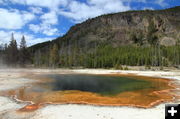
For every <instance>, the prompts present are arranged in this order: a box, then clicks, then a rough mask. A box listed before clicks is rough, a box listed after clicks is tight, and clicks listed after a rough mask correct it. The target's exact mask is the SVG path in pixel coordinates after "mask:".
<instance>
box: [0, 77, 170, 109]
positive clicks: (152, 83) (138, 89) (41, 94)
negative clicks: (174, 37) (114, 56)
mask: <svg viewBox="0 0 180 119" xmlns="http://www.w3.org/2000/svg"><path fill="white" fill-rule="evenodd" d="M34 77H35V79H37V80H38V81H39V82H38V83H33V84H31V85H30V86H24V87H22V88H19V89H16V90H9V91H5V92H0V94H1V95H5V96H12V95H16V97H17V98H18V99H20V100H23V101H32V102H34V103H35V104H42V103H43V104H44V103H49V102H51V103H58V104H69V103H71V104H93V105H103V106H105V105H108V106H122V105H124V106H138V107H151V106H153V105H155V104H158V103H160V102H165V101H171V100H172V99H173V95H170V93H168V91H169V90H170V89H173V87H172V86H171V85H169V82H170V80H168V79H163V78H155V77H145V76H137V75H121V74H106V75H90V74H43V75H35V76H34Z"/></svg>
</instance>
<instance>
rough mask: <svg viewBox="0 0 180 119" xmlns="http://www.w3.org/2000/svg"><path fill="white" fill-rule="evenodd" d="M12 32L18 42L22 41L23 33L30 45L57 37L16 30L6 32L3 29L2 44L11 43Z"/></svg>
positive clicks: (0, 35) (0, 40)
mask: <svg viewBox="0 0 180 119" xmlns="http://www.w3.org/2000/svg"><path fill="white" fill-rule="evenodd" d="M12 33H14V37H15V39H16V41H17V43H18V44H19V43H20V41H21V38H22V35H24V36H25V39H26V42H27V45H28V46H31V45H34V44H37V43H40V42H45V41H49V40H53V39H55V38H54V37H45V38H38V37H35V36H34V35H31V34H28V33H22V32H16V31H8V32H5V31H3V30H0V44H1V43H3V44H4V43H9V42H10V39H11V34H12Z"/></svg>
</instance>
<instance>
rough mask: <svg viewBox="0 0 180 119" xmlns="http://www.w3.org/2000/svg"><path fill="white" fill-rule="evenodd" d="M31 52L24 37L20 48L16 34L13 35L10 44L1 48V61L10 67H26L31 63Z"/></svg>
mask: <svg viewBox="0 0 180 119" xmlns="http://www.w3.org/2000/svg"><path fill="white" fill-rule="evenodd" d="M30 57H31V56H30V52H28V49H27V45H26V40H25V37H24V36H22V39H21V42H20V45H19V47H18V44H17V41H16V39H15V38H14V34H12V35H11V40H10V42H9V44H4V45H1V46H0V60H1V63H3V64H4V65H6V66H9V67H17V66H21V67H25V66H26V65H27V64H28V63H30Z"/></svg>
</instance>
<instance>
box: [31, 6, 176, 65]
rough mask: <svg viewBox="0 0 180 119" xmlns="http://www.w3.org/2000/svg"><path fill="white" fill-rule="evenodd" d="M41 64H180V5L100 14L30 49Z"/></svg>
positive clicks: (38, 63) (36, 62)
mask: <svg viewBox="0 0 180 119" xmlns="http://www.w3.org/2000/svg"><path fill="white" fill-rule="evenodd" d="M28 50H29V52H31V55H30V59H31V62H32V64H34V66H37V67H84V68H112V67H114V68H121V65H131V66H161V67H163V66H179V65H180V7H174V8H170V9H166V10H156V11H153V10H144V11H128V12H123V13H115V14H108V15H103V16H99V17H97V18H93V19H89V20H87V21H85V22H83V23H81V24H77V25H75V26H73V27H72V28H71V29H70V30H69V31H68V33H67V34H65V35H64V36H63V37H59V38H57V39H55V40H53V41H48V42H44V43H40V44H36V45H34V46H31V47H30V48H28Z"/></svg>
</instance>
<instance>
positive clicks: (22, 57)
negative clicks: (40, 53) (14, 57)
mask: <svg viewBox="0 0 180 119" xmlns="http://www.w3.org/2000/svg"><path fill="white" fill-rule="evenodd" d="M28 57H29V54H28V51H27V46H26V40H25V37H24V36H22V39H21V42H20V51H19V63H20V65H21V66H23V67H24V66H25V64H26V63H27V61H28Z"/></svg>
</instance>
